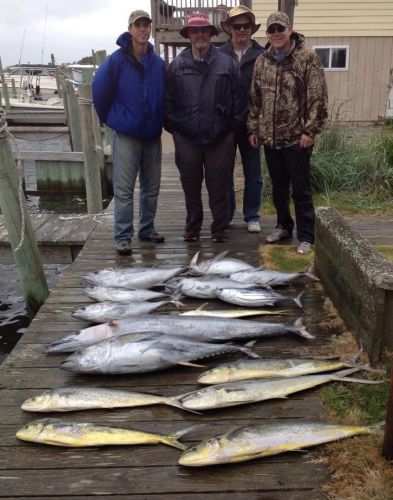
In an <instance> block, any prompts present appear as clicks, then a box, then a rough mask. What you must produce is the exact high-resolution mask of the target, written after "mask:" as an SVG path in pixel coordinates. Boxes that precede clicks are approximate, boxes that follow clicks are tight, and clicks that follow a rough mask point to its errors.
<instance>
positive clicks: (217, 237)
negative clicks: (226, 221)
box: [212, 231, 228, 243]
mask: <svg viewBox="0 0 393 500" xmlns="http://www.w3.org/2000/svg"><path fill="white" fill-rule="evenodd" d="M212 238H213V241H214V243H225V242H227V241H228V237H227V235H226V234H225V233H224V232H223V231H220V232H218V233H214V234H213V235H212Z"/></svg>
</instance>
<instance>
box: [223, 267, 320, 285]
mask: <svg viewBox="0 0 393 500" xmlns="http://www.w3.org/2000/svg"><path fill="white" fill-rule="evenodd" d="M305 276H306V277H308V278H310V279H312V280H313V281H319V279H318V278H317V277H316V276H315V275H314V274H313V273H312V272H311V269H308V270H307V271H305V272H301V273H285V272H281V271H274V270H273V269H246V270H244V271H237V272H236V273H232V274H230V275H229V278H230V279H231V280H233V281H238V282H239V283H245V284H249V285H262V286H280V285H287V284H289V283H292V282H293V281H295V280H297V279H299V278H303V277H305Z"/></svg>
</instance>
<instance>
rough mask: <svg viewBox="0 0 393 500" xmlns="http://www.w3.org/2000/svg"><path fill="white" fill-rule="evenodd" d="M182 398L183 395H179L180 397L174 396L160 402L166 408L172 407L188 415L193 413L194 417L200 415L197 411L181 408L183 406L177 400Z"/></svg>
mask: <svg viewBox="0 0 393 500" xmlns="http://www.w3.org/2000/svg"><path fill="white" fill-rule="evenodd" d="M182 396H184V394H183V395H180V396H174V397H172V398H164V399H163V400H162V402H163V403H164V404H166V405H168V406H174V407H175V408H180V409H181V410H186V411H188V412H190V413H194V414H195V415H202V413H201V412H199V411H195V410H190V409H189V408H186V407H185V406H183V405H182V404H181V403H180V401H179V399H180V398H181V397H182Z"/></svg>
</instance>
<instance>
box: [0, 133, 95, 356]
mask: <svg viewBox="0 0 393 500" xmlns="http://www.w3.org/2000/svg"><path fill="white" fill-rule="evenodd" d="M14 137H15V142H13V141H11V142H10V144H11V148H12V149H13V150H14V151H16V149H17V148H19V149H20V150H21V151H70V145H69V138H68V135H67V134H37V133H29V134H15V136H14ZM24 169H25V185H26V189H27V191H30V192H31V191H35V190H36V179H35V168H34V165H33V163H32V162H25V165H24ZM26 202H27V207H28V211H29V213H32V214H34V213H35V214H36V213H60V214H69V213H86V212H87V206H86V197H85V195H84V194H81V193H65V194H63V193H50V194H39V195H36V194H28V195H27V196H26ZM66 268H67V265H59V264H56V265H54V264H47V265H44V270H45V275H46V279H47V281H48V287H49V289H50V290H51V289H53V288H54V287H55V286H56V283H57V281H58V280H59V278H60V277H61V276H62V274H63V272H64V270H65V269H66ZM28 325H29V318H28V316H27V311H26V306H25V303H24V300H23V292H22V287H21V283H20V280H19V275H18V272H17V269H16V266H15V265H5V264H0V363H1V362H2V361H4V359H5V358H6V356H7V354H9V353H10V352H11V350H12V349H13V347H14V346H15V344H16V343H17V342H18V340H19V339H20V337H21V336H22V335H23V333H24V331H25V330H26V328H27V327H28Z"/></svg>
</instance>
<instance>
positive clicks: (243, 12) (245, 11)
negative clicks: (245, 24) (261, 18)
mask: <svg viewBox="0 0 393 500" xmlns="http://www.w3.org/2000/svg"><path fill="white" fill-rule="evenodd" d="M237 16H247V17H248V18H249V20H250V23H251V24H252V30H251V31H252V33H251V34H252V35H253V34H254V33H255V32H256V31H258V30H259V28H260V27H261V25H260V24H255V14H254V13H253V11H252V10H251V9H249V8H248V7H246V6H245V5H237V6H236V7H233V8H232V9H230V11H229V12H228V17H227V19H225V21H221V28H222V29H223V30H224V31H225V32H227V33H228V34H229V35H230V34H231V31H230V29H229V25H230V24H231V23H232V20H233V19H234V18H235V17H237Z"/></svg>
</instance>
